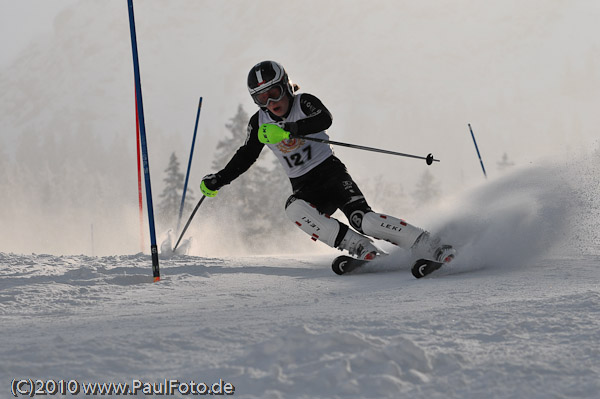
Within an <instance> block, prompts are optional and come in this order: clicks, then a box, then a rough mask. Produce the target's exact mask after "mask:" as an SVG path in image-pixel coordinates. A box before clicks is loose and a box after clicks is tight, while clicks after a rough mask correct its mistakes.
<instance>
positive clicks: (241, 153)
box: [204, 112, 264, 190]
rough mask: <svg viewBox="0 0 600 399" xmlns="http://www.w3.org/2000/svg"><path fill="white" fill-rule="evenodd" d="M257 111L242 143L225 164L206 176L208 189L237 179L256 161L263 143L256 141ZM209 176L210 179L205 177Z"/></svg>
mask: <svg viewBox="0 0 600 399" xmlns="http://www.w3.org/2000/svg"><path fill="white" fill-rule="evenodd" d="M257 132H258V112H257V113H256V114H254V115H253V116H252V118H250V121H249V122H248V136H247V137H246V142H245V143H244V145H242V146H241V147H240V148H239V149H238V150H237V151H236V153H235V155H234V156H233V157H232V158H231V160H230V161H229V162H228V163H227V165H226V166H225V167H224V168H223V169H222V170H221V171H219V172H217V173H215V174H214V175H209V176H206V177H205V179H204V181H205V185H206V186H207V187H208V188H209V189H210V190H218V189H219V188H221V187H223V186H224V185H226V184H229V183H231V182H232V181H234V180H235V179H237V178H238V177H239V176H240V175H241V174H243V173H244V172H246V171H247V170H248V169H249V168H250V166H252V165H253V164H254V162H256V160H257V159H258V156H259V155H260V152H261V151H262V149H263V147H264V144H262V143H261V142H259V141H258V134H257ZM207 177H210V179H207Z"/></svg>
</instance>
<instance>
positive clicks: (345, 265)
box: [331, 255, 370, 276]
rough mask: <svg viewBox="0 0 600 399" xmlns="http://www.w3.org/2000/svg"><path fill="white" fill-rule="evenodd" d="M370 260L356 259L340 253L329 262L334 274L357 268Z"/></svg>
mask: <svg viewBox="0 0 600 399" xmlns="http://www.w3.org/2000/svg"><path fill="white" fill-rule="evenodd" d="M368 262H370V261H369V260H363V259H356V258H353V257H351V256H347V255H341V256H338V257H337V258H335V259H334V260H333V263H332V264H331V269H332V270H333V272H334V273H335V274H338V275H340V276H341V275H342V274H346V273H349V272H351V271H353V270H356V269H358V268H359V267H361V266H362V265H364V264H365V263H368Z"/></svg>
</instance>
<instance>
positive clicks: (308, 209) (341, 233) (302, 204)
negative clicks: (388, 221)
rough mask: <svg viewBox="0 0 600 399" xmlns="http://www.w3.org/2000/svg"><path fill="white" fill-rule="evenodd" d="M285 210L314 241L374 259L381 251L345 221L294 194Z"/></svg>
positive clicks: (362, 257)
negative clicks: (333, 216)
mask: <svg viewBox="0 0 600 399" xmlns="http://www.w3.org/2000/svg"><path fill="white" fill-rule="evenodd" d="M285 212H286V214H287V215H288V217H289V218H290V219H291V221H292V222H294V223H296V225H297V226H298V227H299V228H300V229H301V230H302V231H304V232H305V233H307V234H308V235H310V236H311V239H312V240H313V241H317V240H318V241H322V242H324V243H325V244H327V245H329V246H330V247H333V248H338V249H340V250H343V249H345V250H347V251H348V252H350V254H351V255H356V257H358V258H359V259H373V258H374V257H375V256H376V255H377V253H378V252H380V251H379V249H378V248H377V247H375V245H373V242H372V241H371V240H370V239H369V238H368V237H365V236H363V235H361V234H359V233H357V232H355V231H353V230H352V229H350V228H348V226H347V225H345V224H344V223H341V222H340V221H339V220H337V219H335V218H332V217H330V216H329V215H326V214H324V213H322V212H320V211H319V210H318V209H317V208H316V207H315V206H314V205H312V204H310V203H308V202H306V201H304V200H302V199H298V198H296V197H294V196H293V195H292V196H291V197H290V198H289V199H288V201H287V203H286V207H285Z"/></svg>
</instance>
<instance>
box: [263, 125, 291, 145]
mask: <svg viewBox="0 0 600 399" xmlns="http://www.w3.org/2000/svg"><path fill="white" fill-rule="evenodd" d="M279 124H282V125H283V126H285V124H284V123H283V122H279V123H278V124H273V123H263V124H262V125H261V126H260V128H259V129H258V141H260V142H261V143H263V144H277V143H279V142H280V141H283V140H287V139H289V138H290V132H286V131H285V130H284V129H283V128H282V127H281V126H279Z"/></svg>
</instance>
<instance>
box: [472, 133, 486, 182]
mask: <svg viewBox="0 0 600 399" xmlns="http://www.w3.org/2000/svg"><path fill="white" fill-rule="evenodd" d="M469 130H470V131H471V137H472V138H473V144H475V150H476V151H477V156H478V157H479V163H480V164H481V169H482V170H483V175H484V176H485V178H486V179H487V173H485V166H483V160H482V159H481V154H480V153H479V147H477V141H475V135H474V134H473V129H471V124H470V123H469Z"/></svg>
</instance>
